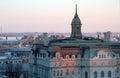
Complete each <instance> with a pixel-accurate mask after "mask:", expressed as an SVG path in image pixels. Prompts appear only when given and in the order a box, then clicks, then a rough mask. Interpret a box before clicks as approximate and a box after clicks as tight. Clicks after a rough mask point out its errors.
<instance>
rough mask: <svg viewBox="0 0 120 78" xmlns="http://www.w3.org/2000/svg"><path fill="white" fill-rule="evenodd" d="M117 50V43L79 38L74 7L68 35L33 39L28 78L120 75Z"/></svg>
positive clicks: (106, 76) (77, 20) (79, 22)
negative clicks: (57, 37)
mask: <svg viewBox="0 0 120 78" xmlns="http://www.w3.org/2000/svg"><path fill="white" fill-rule="evenodd" d="M119 52H120V44H119V43H116V42H107V41H105V42H104V41H100V40H98V39H94V40H93V39H92V40H90V39H89V40H88V39H87V40H84V39H82V33H81V21H80V19H79V17H78V15H77V7H76V13H75V16H74V18H73V20H72V32H71V37H70V38H66V39H62V40H54V41H50V42H49V45H48V46H45V45H44V44H43V42H42V41H41V40H39V39H38V40H36V41H35V42H34V45H33V48H32V54H31V57H30V78H119V72H118V71H119V70H117V69H116V68H120V67H119V63H118V61H119V57H118V55H119ZM116 70H117V71H116Z"/></svg>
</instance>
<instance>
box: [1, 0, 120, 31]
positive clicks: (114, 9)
mask: <svg viewBox="0 0 120 78" xmlns="http://www.w3.org/2000/svg"><path fill="white" fill-rule="evenodd" d="M76 3H77V4H78V14H79V17H80V19H81V21H82V32H106V31H112V32H119V31H120V3H119V0H74V1H73V0H53V1H52V2H51V1H50V0H0V27H2V32H71V21H72V19H73V16H74V12H75V4H76Z"/></svg>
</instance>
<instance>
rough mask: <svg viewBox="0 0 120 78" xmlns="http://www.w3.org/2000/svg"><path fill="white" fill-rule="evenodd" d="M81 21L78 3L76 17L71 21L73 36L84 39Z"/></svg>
mask: <svg viewBox="0 0 120 78" xmlns="http://www.w3.org/2000/svg"><path fill="white" fill-rule="evenodd" d="M81 25H82V24H81V21H80V18H79V16H78V14H77V5H76V11H75V15H74V18H73V20H72V23H71V30H72V31H71V38H76V39H82V33H81Z"/></svg>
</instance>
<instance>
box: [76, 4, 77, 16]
mask: <svg viewBox="0 0 120 78" xmlns="http://www.w3.org/2000/svg"><path fill="white" fill-rule="evenodd" d="M76 14H77V4H76Z"/></svg>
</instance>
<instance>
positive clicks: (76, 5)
mask: <svg viewBox="0 0 120 78" xmlns="http://www.w3.org/2000/svg"><path fill="white" fill-rule="evenodd" d="M75 14H77V4H76V13H75Z"/></svg>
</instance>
